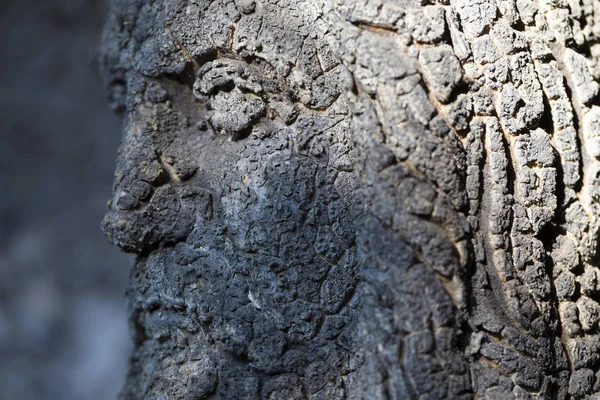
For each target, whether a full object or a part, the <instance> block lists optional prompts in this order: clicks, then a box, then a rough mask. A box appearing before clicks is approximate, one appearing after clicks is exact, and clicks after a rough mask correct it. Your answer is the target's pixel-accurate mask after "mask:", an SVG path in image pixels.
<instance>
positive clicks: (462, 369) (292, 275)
mask: <svg viewBox="0 0 600 400" xmlns="http://www.w3.org/2000/svg"><path fill="white" fill-rule="evenodd" d="M599 39H600V3H599V2H597V1H592V0H581V1H579V0H571V1H568V2H567V1H561V0H553V1H545V0H540V1H536V2H534V1H531V0H517V1H512V0H499V1H494V0H477V1H466V0H450V1H447V0H439V1H409V0H296V1H290V0H272V1H262V0H237V1H233V0H232V1H228V0H215V1H210V2H209V1H203V0H195V1H194V0H189V1H186V0H180V1H175V0H159V1H154V2H145V1H141V0H115V1H113V3H112V9H111V12H110V15H109V19H108V22H107V25H106V29H105V34H104V41H103V47H102V54H101V63H102V68H103V76H104V82H105V85H106V87H107V88H108V91H109V97H110V101H111V102H112V104H113V106H114V107H115V108H118V109H121V110H123V112H124V116H125V132H124V137H123V141H122V144H121V149H120V153H119V158H118V161H117V170H116V177H115V183H114V190H113V192H114V193H113V197H112V200H111V202H110V204H109V211H108V213H107V215H106V217H105V219H104V222H103V225H104V231H105V233H106V235H107V237H108V238H109V240H110V241H111V242H113V243H114V244H116V245H118V246H120V247H121V248H122V249H124V250H126V251H130V252H133V253H136V254H137V261H136V265H135V268H134V269H133V271H132V273H131V278H130V284H129V312H130V319H131V326H132V329H133V331H134V336H135V350H134V352H133V357H132V361H131V366H130V371H129V374H128V378H127V383H126V385H125V387H124V389H123V391H122V393H121V396H122V398H123V399H138V398H139V399H141V398H143V399H167V398H168V399H191V398H194V399H196V398H207V399H238V398H240V399H260V398H264V399H304V398H307V399H308V398H310V399H346V398H347V399H408V398H419V399H445V398H447V399H470V398H474V397H476V398H481V399H512V398H518V399H580V398H581V399H583V398H594V397H593V396H597V395H599V394H600V354H599V351H600V344H599V343H600V283H599V280H598V279H599V276H600V270H599V269H598V266H599V265H598V262H599V261H598V260H599V259H600V254H598V252H599V249H598V233H599V232H598V231H599V229H600V219H599V217H600V183H599V182H600V160H599V159H598V158H599V157H600V150H599V146H600V145H599V143H598V137H599V136H600V128H599V126H600V122H599V121H600V111H599V110H600V109H599V108H598V105H597V102H598V98H597V95H598V79H599V78H600V45H598V44H597V43H598V41H599Z"/></svg>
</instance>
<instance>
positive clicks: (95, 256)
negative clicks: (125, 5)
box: [0, 0, 133, 400]
mask: <svg viewBox="0 0 600 400" xmlns="http://www.w3.org/2000/svg"><path fill="white" fill-rule="evenodd" d="M103 6H104V2H103V0H99V1H95V0H87V1H85V0H37V1H32V0H25V1H24V0H2V1H0V59H1V63H0V135H1V136H0V137H1V142H0V188H1V189H0V400H13V399H15V400H16V399H18V400H29V399H32V400H37V399H61V400H69V399H77V400H85V399H94V400H95V399H114V398H115V396H116V394H117V393H118V391H119V389H120V386H121V384H122V382H123V380H124V376H125V373H126V363H127V355H128V352H129V346H130V343H129V333H128V328H127V322H126V321H127V319H126V312H125V296H124V293H125V286H126V284H127V279H128V271H129V268H130V266H131V264H132V262H133V260H132V259H131V258H130V257H129V256H126V255H124V254H122V253H120V252H119V250H118V249H117V248H114V247H112V246H110V245H109V244H108V243H107V242H106V240H105V239H104V236H103V235H102V233H101V232H100V221H101V219H102V216H103V213H104V210H105V209H106V200H107V198H108V196H109V195H110V190H111V183H112V174H113V169H114V160H115V157H116V150H117V146H118V143H119V139H120V136H121V121H120V118H119V117H118V116H116V115H114V114H113V113H112V112H111V111H110V110H109V108H108V105H107V101H106V100H105V98H104V92H103V89H102V85H101V83H100V79H99V74H98V72H97V68H96V65H95V64H94V57H95V55H94V51H95V49H96V47H97V46H98V43H99V39H100V33H101V29H102V24H103V20H104V13H105V11H106V10H105V9H104V7H103Z"/></svg>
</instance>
